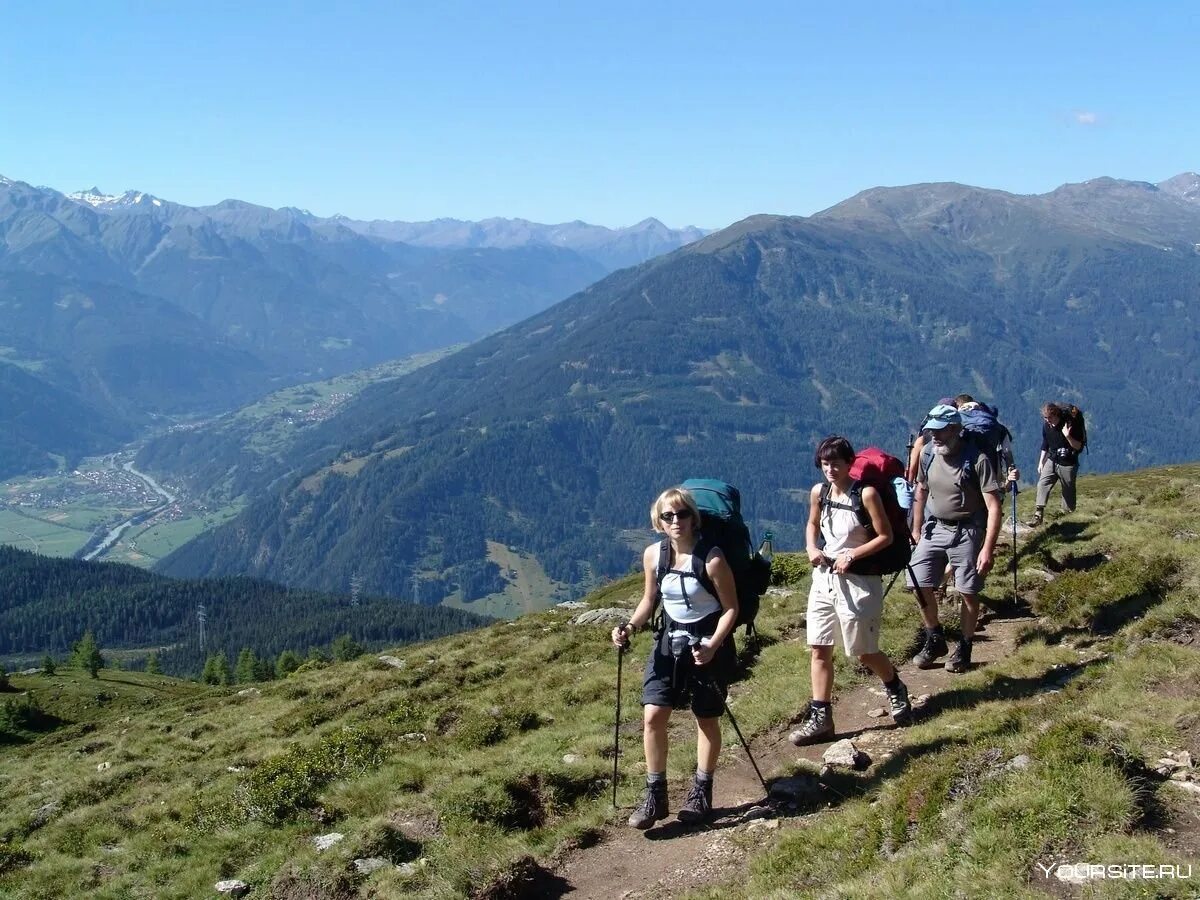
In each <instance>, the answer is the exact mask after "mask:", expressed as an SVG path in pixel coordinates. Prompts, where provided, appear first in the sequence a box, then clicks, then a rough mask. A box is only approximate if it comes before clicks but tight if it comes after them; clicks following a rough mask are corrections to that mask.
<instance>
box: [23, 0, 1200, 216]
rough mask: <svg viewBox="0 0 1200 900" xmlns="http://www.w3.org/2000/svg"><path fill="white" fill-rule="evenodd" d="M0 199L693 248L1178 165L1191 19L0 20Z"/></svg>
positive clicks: (389, 10)
mask: <svg viewBox="0 0 1200 900" xmlns="http://www.w3.org/2000/svg"><path fill="white" fill-rule="evenodd" d="M0 21H2V22H3V30H4V32H5V37H4V49H3V51H0V174H4V175H7V176H8V177H10V178H17V179H20V180H23V181H29V182H32V183H34V184H45V185H49V186H51V187H55V188H58V189H60V190H66V191H70V190H78V189H80V188H84V187H90V186H91V185H93V184H96V185H98V186H99V187H101V188H102V189H104V190H106V191H109V192H113V193H116V192H119V191H122V190H125V189H128V188H136V189H139V190H145V191H149V192H151V193H154V194H156V195H159V196H162V197H166V198H169V199H172V200H176V201H179V202H182V203H188V204H193V205H198V204H205V203H215V202H218V201H220V200H222V199H224V198H226V197H237V198H240V199H243V200H249V201H252V202H255V203H262V204H265V205H269V206H285V205H289V206H301V207H305V208H307V209H310V210H312V211H313V212H315V213H318V214H320V215H332V214H333V213H338V212H340V213H344V214H346V215H350V216H353V217H356V218H388V219H404V220H419V219H428V218H434V217H438V216H453V217H457V218H470V219H478V218H484V217H487V216H497V215H499V216H520V217H524V218H529V219H534V220H537V221H555V222H557V221H566V220H571V219H576V218H578V219H583V220H586V221H591V222H597V223H600V224H605V225H623V224H631V223H633V222H636V221H638V220H640V219H642V218H645V217H646V216H651V215H653V216H657V217H658V218H660V219H662V220H663V221H665V222H667V223H668V224H671V225H684V224H698V225H702V226H706V227H719V226H723V225H726V224H728V223H730V222H733V221H736V220H737V219H740V218H742V217H744V216H746V215H750V214H753V213H759V212H771V213H788V214H797V215H807V214H810V213H812V212H815V211H817V210H819V209H822V208H824V207H827V206H830V205H832V204H834V203H836V202H838V201H839V200H842V199H844V198H845V197H847V196H850V195H852V194H854V193H855V192H857V191H859V190H862V189H865V188H868V187H873V186H876V185H881V184H886V185H895V184H909V183H914V182H920V181H961V182H966V183H970V184H976V185H981V186H985V187H995V188H1001V189H1004V190H1010V191H1015V192H1019V193H1032V192H1042V191H1046V190H1050V189H1053V188H1054V187H1056V186H1057V185H1059V184H1061V183H1063V182H1067V181H1082V180H1085V179H1087V178H1091V177H1095V176H1098V175H1113V176H1117V177H1123V178H1131V179H1139V180H1147V181H1161V180H1163V179H1165V178H1168V177H1170V176H1172V175H1175V174H1178V173H1179V172H1182V171H1191V170H1197V169H1200V140H1198V139H1200V83H1198V81H1200V79H1198V78H1197V75H1198V74H1200V65H1198V64H1197V61H1196V60H1197V58H1198V57H1200V53H1197V50H1196V39H1197V35H1198V34H1200V5H1197V4H1183V3H1179V4H1174V3H1158V4H1145V5H1140V4H1139V5H1135V4H1133V3H1126V4H1114V3H1105V2H1102V0H1096V2H1088V3H1076V2H1062V3H1056V4H1049V3H1011V2H1010V3H991V2H965V0H964V2H961V3H929V2H894V0H893V2H888V3H855V2H844V3H841V4H816V3H809V2H803V0H791V2H785V3H774V2H760V3H757V4H745V5H734V4H729V3H727V2H726V3H710V2H691V3H687V4H684V3H676V2H669V3H655V2H651V0H643V2H640V3H605V4H594V3H589V4H584V3H575V2H558V3H547V2H541V0H530V2H522V3H507V2H493V3H462V2H453V0H449V2H439V3H436V4H433V3H420V4H416V3H413V4H409V3H379V4H373V3H371V4H368V3H353V2H342V3H338V4H333V3H321V4H318V3H288V4H285V3H274V2H269V0H267V2H257V0H256V2H253V3H245V2H239V3H224V2H204V3H191V2H171V3H157V2H154V3H151V2H143V3H136V2H124V3H116V2H101V3H86V4H85V3H64V2H43V3H9V4H5V5H4V7H3V9H2V12H0Z"/></svg>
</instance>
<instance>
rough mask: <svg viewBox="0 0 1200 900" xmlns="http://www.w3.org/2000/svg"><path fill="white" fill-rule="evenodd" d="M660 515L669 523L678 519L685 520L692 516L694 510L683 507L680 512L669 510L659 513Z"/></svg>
mask: <svg viewBox="0 0 1200 900" xmlns="http://www.w3.org/2000/svg"><path fill="white" fill-rule="evenodd" d="M658 517H659V518H660V519H662V520H663V521H664V522H668V523H670V522H674V521H675V520H676V519H679V520H680V521H683V520H684V519H690V518H691V517H692V511H691V510H690V509H681V510H679V512H673V511H672V510H667V511H666V512H665V513H659V515H658Z"/></svg>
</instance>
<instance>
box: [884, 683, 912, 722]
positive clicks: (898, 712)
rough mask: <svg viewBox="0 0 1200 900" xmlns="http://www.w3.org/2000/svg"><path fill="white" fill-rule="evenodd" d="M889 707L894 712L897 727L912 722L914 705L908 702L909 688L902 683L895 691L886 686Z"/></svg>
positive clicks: (893, 718) (893, 717) (893, 719)
mask: <svg viewBox="0 0 1200 900" xmlns="http://www.w3.org/2000/svg"><path fill="white" fill-rule="evenodd" d="M883 689H884V691H886V692H887V698H888V706H889V707H891V710H892V721H893V722H895V723H896V724H897V725H907V724H909V723H910V722H911V721H912V704H911V703H910V702H909V700H908V686H907V685H906V684H905V683H904V682H903V681H901V682H900V683H899V685H897V687H896V689H895V690H894V691H893V690H892V689H891V688H889V687H888V686H887V685H886V684H885V685H884V686H883Z"/></svg>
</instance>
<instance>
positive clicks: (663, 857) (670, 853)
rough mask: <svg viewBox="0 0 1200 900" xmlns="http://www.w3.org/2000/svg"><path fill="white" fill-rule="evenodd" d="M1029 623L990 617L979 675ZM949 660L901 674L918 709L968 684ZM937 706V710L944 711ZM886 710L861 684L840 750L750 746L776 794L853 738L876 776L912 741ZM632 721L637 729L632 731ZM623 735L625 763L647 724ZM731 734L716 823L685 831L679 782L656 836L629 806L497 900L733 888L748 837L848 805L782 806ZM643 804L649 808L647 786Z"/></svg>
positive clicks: (739, 686) (842, 711)
mask: <svg viewBox="0 0 1200 900" xmlns="http://www.w3.org/2000/svg"><path fill="white" fill-rule="evenodd" d="M795 596H800V595H795ZM904 596H905V600H904V602H912V600H911V596H910V595H904ZM802 599H803V598H802V597H801V600H802ZM1006 613H1007V611H1006ZM1025 615H1028V614H1027V613H1026V614H1025ZM1028 621H1029V620H1028V619H1027V618H1024V617H1023V616H1021V614H1020V613H1018V614H1017V616H1016V617H1008V618H1005V617H1001V616H1000V615H999V614H997V613H994V612H991V611H986V610H985V612H984V613H983V615H982V616H981V622H982V626H981V628H980V629H979V630H978V632H977V635H976V643H975V648H974V656H973V666H972V671H974V670H977V669H980V668H985V667H987V666H988V665H990V664H992V663H993V662H994V661H996V660H998V659H1002V658H1003V657H1004V656H1006V655H1009V654H1011V653H1012V652H1013V651H1014V650H1015V649H1016V635H1017V632H1018V631H1019V629H1020V628H1021V626H1022V624H1023V623H1025V622H1028ZM783 640H787V641H792V642H803V641H804V640H805V632H804V630H803V629H800V630H799V631H798V632H797V633H796V634H793V635H790V636H788V637H786V638H783ZM837 652H838V654H839V656H838V662H837V664H838V665H840V666H844V665H847V664H851V665H852V664H853V663H848V662H847V660H846V658H845V657H844V656H842V655H841V650H840V649H839V650H838V651H837ZM948 658H949V657H948V655H947V656H946V657H943V658H942V659H940V660H938V662H937V664H936V667H935V668H932V669H926V670H921V669H917V668H916V667H914V666H913V665H912V664H911V663H910V662H905V663H904V664H903V665H901V666H899V667H898V668H899V670H900V673H901V677H902V678H903V679H904V681H905V683H906V684H907V685H908V689H909V692H910V694H911V696H912V698H913V699H914V700H916V699H917V698H919V697H927V698H936V697H937V695H938V694H940V693H943V692H945V691H947V690H948V689H950V688H952V687H954V686H955V685H956V682H957V681H958V680H959V679H961V677H962V676H960V675H954V674H951V673H949V672H946V671H945V669H944V668H943V665H944V663H945V660H946V659H948ZM751 688H752V682H749V683H748V682H739V683H735V684H734V685H732V686H731V687H730V694H729V696H730V700H731V705H732V709H733V711H734V715H735V716H736V715H737V697H738V695H739V694H742V693H745V692H746V691H747V690H750V689H751ZM808 696H809V686H808V668H807V666H806V665H805V666H802V667H800V668H799V669H798V671H797V672H796V683H795V697H796V702H795V706H796V711H797V714H799V713H800V712H801V711H802V710H803V709H804V708H805V707H806V705H807V702H808ZM933 705H934V706H935V707H936V704H933ZM930 706H931V702H930V699H926V700H925V701H924V703H922V705H921V707H920V708H916V705H915V704H914V713H915V718H916V720H917V721H923V720H924V718H925V716H926V715H936V711H935V710H931V709H929V707H930ZM879 707H883V708H886V707H887V699H886V696H885V695H884V692H883V689H882V687H881V686H880V685H878V684H876V683H874V682H871V683H867V684H861V685H858V686H856V687H854V688H852V689H851V690H850V691H848V692H846V693H844V694H841V695H835V702H834V721H835V725H836V727H837V733H836V734H835V735H834V738H833V740H831V741H827V742H824V743H820V744H813V745H811V746H807V747H794V746H793V745H792V744H791V743H790V742H789V741H788V737H787V736H788V734H789V733H790V732H791V730H792V729H793V728H794V727H795V724H794V723H785V724H783V725H779V726H776V727H774V728H772V729H770V730H768V731H766V732H763V733H760V734H757V735H754V736H753V737H751V736H749V735H747V740H748V741H749V742H750V747H751V751H752V752H753V753H754V757H755V760H756V761H757V762H758V766H759V769H760V770H761V771H762V774H763V777H764V778H765V779H766V780H767V783H768V785H773V783H774V781H775V780H777V779H780V778H782V777H786V776H788V775H791V774H792V770H793V765H794V763H795V762H796V761H797V760H808V761H809V762H812V763H815V764H816V765H817V766H818V767H819V766H820V765H821V757H822V754H824V752H825V751H826V750H827V749H828V748H829V746H830V745H831V744H832V743H834V742H835V741H838V740H842V739H843V738H850V739H851V740H853V741H854V744H855V746H856V747H857V748H859V749H860V750H864V751H866V752H867V753H868V754H869V755H870V757H871V765H870V767H869V768H868V769H867V770H866V774H867V775H870V774H871V773H872V772H874V771H875V770H877V769H878V768H879V767H880V766H881V765H882V764H883V763H886V762H887V760H888V759H890V758H891V757H892V756H893V755H894V754H895V752H896V751H897V750H898V749H899V748H900V746H901V745H902V743H903V740H904V737H903V729H900V728H897V727H896V726H895V725H894V724H893V722H892V719H891V717H890V715H886V716H883V717H882V718H874V717H871V716H870V715H868V713H869V712H870V711H871V710H873V709H877V708H879ZM631 722H632V725H633V726H634V727H633V728H631V727H630V724H631ZM621 731H622V747H623V748H625V747H628V750H625V749H623V750H622V758H623V759H638V758H640V754H641V722H640V716H638V717H632V716H631V717H628V718H626V719H625V720H624V721H623V723H622V729H621ZM722 733H723V742H724V747H725V748H728V749H723V750H722V754H721V765H720V766H719V767H718V769H717V773H716V782H715V790H714V793H713V817H712V819H711V820H710V821H709V822H708V823H706V824H705V825H702V826H685V825H682V824H680V823H679V822H678V821H676V819H675V813H676V812H677V811H678V809H679V807H680V806H681V805H682V803H683V799H684V795H685V794H686V792H687V788H688V783H687V782H686V781H684V780H682V779H674V780H672V783H671V789H670V796H671V802H670V808H671V815H670V816H668V818H667V819H665V820H663V821H662V822H659V823H657V824H656V825H655V827H653V828H651V829H650V830H648V831H645V832H642V831H637V830H636V829H634V828H631V827H629V826H628V825H626V824H625V818H626V817H627V816H628V815H629V814H630V812H632V810H633V807H632V806H627V805H626V806H622V808H621V809H619V810H617V811H615V812H614V813H613V816H612V818H611V819H610V824H609V825H608V826H607V827H606V828H605V829H604V831H603V833H602V835H601V836H600V838H599V840H598V841H597V842H596V843H594V844H591V845H590V846H587V847H581V848H576V849H571V850H567V851H565V852H562V853H560V854H558V855H557V856H556V857H554V858H551V859H549V860H542V861H540V862H539V864H538V865H537V866H536V867H531V869H530V870H529V871H527V872H526V873H525V874H524V876H523V877H518V878H516V879H514V880H513V881H510V882H509V884H508V885H507V886H506V887H507V890H506V891H505V892H504V893H502V894H497V895H495V896H503V897H507V898H533V897H539V898H551V897H567V896H570V897H579V898H598V900H607V898H612V900H659V898H664V897H673V896H676V895H677V894H679V893H682V892H684V891H686V890H692V889H696V888H699V887H703V886H704V885H706V884H713V883H717V882H722V881H726V880H728V879H729V878H730V877H732V876H733V875H735V874H736V873H737V872H739V871H741V870H743V869H744V868H745V866H746V865H747V863H748V860H749V857H750V855H751V853H752V850H753V848H752V847H750V848H748V847H747V844H748V843H749V844H752V843H753V841H750V842H747V841H745V840H741V839H740V838H741V837H742V836H744V835H747V834H749V835H754V834H755V833H756V832H757V833H758V834H761V835H762V836H763V837H764V839H765V838H766V837H767V836H768V835H769V834H770V832H771V831H774V830H777V829H783V828H803V827H805V825H806V823H807V821H808V820H810V819H812V818H813V817H815V816H820V815H822V814H823V813H824V812H825V811H826V809H827V808H829V807H830V806H836V805H837V804H838V803H839V802H840V801H841V800H842V799H843V798H842V797H841V796H840V795H839V794H838V793H837V791H836V789H834V788H832V787H829V786H826V787H825V791H826V794H827V796H826V797H822V796H821V795H820V794H817V795H816V796H814V797H812V798H811V799H810V798H807V797H806V798H805V799H803V800H802V801H800V802H799V803H798V802H796V801H788V800H778V799H777V800H774V801H773V802H770V803H769V802H768V800H767V798H766V797H764V793H763V786H762V783H761V782H760V781H759V780H758V776H757V775H756V774H755V772H754V767H753V765H751V763H750V760H749V759H748V758H747V756H746V752H745V749H744V748H743V747H742V745H741V742H740V741H739V740H738V738H737V735H736V734H735V733H734V730H733V728H732V727H731V726H730V724H729V719H728V717H724V718H723V719H722ZM743 733H745V732H744V730H743ZM626 735H628V736H629V737H628V738H627V737H626ZM693 739H694V725H693V720H692V718H691V716H690V715H678V716H674V717H672V720H671V742H672V746H678V745H679V742H680V741H691V740H693ZM626 740H628V741H629V743H628V744H627V743H626ZM626 753H628V754H629V755H628V757H627V756H626ZM632 780H634V779H633V776H628V777H626V778H625V779H623V783H622V789H621V794H622V796H621V799H622V801H623V802H624V803H629V802H630V796H631V794H632V793H633V792H631V790H630V787H631V781H632ZM638 780H640V777H639V779H638ZM814 784H815V778H814ZM817 790H820V785H817ZM636 796H637V798H638V799H639V800H640V784H639V785H638V791H637V794H636ZM633 802H635V803H636V802H637V800H634V801H633Z"/></svg>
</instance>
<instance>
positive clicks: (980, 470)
mask: <svg viewBox="0 0 1200 900" xmlns="http://www.w3.org/2000/svg"><path fill="white" fill-rule="evenodd" d="M922 429H923V430H926V431H928V432H929V434H930V437H931V439H932V452H930V451H929V448H926V452H925V454H924V457H923V464H922V465H921V467H920V470H919V471H918V473H917V488H916V495H915V497H914V502H913V534H912V537H913V541H914V543H915V544H916V548H915V549H914V550H913V556H912V564H911V567H910V569H909V572H910V575H909V581H910V582H911V581H912V580H913V579H914V578H915V579H916V583H915V584H913V585H912V587H913V588H914V590H916V591H918V592H919V596H920V599H921V617H922V619H923V620H924V625H925V628H924V631H925V639H924V644H923V646H922V647H921V650H920V651H919V652H918V653H917V655H916V656H914V657H913V660H912V661H913V665H915V666H917V667H918V668H921V669H931V668H933V666H934V661H935V660H937V659H939V658H940V657H942V656H945V655H946V652H947V649H948V648H947V646H946V638H945V635H944V634H943V633H942V626H941V623H940V622H939V621H938V607H937V602H936V601H935V600H934V597H933V589H934V588H935V587H936V586H937V585H938V584H940V583H941V580H942V576H943V574H944V573H945V570H946V566H947V564H949V565H950V567H951V568H952V569H953V570H954V586H955V588H956V589H957V590H958V593H959V594H960V595H961V596H962V611H961V616H960V621H961V625H962V639H961V640H960V641H959V643H958V646H957V647H956V648H955V649H954V652H953V653H952V654H951V655H950V659H949V660H947V662H946V671H947V672H965V671H967V670H968V669H969V668H970V667H971V647H972V640H973V638H974V636H975V622H976V620H977V619H978V618H979V592H980V591H981V590H983V583H984V577H985V576H986V575H987V573H988V572H990V571H991V569H992V565H993V563H994V561H995V550H996V538H997V537H999V535H1000V522H1001V518H1002V516H1003V505H1002V504H1001V501H1000V494H1001V492H1002V490H1003V487H1004V486H1003V485H1002V484H1001V483H1000V482H999V481H997V473H996V471H995V468H994V467H993V466H992V463H991V461H990V460H989V459H988V457H987V454H986V453H984V452H982V451H981V450H979V449H978V448H976V447H975V445H973V444H971V443H969V442H968V441H966V440H964V438H963V434H962V419H961V418H960V416H959V412H958V410H957V409H955V408H954V407H953V406H948V405H945V404H938V405H937V406H935V407H934V408H933V409H931V410H930V411H929V415H928V417H927V418H926V420H925V424H924V425H923V426H922Z"/></svg>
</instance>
